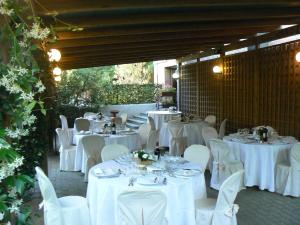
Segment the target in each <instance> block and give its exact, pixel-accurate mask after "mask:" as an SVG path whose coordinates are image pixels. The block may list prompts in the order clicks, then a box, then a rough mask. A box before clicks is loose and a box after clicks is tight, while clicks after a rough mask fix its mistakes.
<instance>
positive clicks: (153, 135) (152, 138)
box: [145, 130, 158, 152]
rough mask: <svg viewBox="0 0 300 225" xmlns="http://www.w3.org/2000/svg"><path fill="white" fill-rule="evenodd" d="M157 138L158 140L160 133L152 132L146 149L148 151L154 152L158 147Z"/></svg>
mask: <svg viewBox="0 0 300 225" xmlns="http://www.w3.org/2000/svg"><path fill="white" fill-rule="evenodd" d="M157 138H158V131H157V130H150V132H149V137H148V140H147V144H146V147H145V149H146V151H148V152H154V150H155V147H156V142H157Z"/></svg>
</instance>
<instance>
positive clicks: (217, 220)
mask: <svg viewBox="0 0 300 225" xmlns="http://www.w3.org/2000/svg"><path fill="white" fill-rule="evenodd" d="M243 177H244V170H240V171H237V172H235V173H234V174H232V175H231V176H230V177H228V178H227V179H226V180H225V181H224V183H223V184H222V185H221V187H220V191H219V194H218V198H217V199H212V198H206V199H200V200H197V201H196V204H195V205H196V224H197V225H237V220H236V214H237V212H238V209H239V207H238V205H237V204H234V201H235V198H236V196H237V194H238V192H239V191H240V189H241V186H240V185H241V183H242V181H243V179H244V178H243Z"/></svg>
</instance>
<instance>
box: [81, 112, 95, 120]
mask: <svg viewBox="0 0 300 225" xmlns="http://www.w3.org/2000/svg"><path fill="white" fill-rule="evenodd" d="M96 117H97V113H94V112H85V113H84V114H83V118H85V119H94V118H96Z"/></svg>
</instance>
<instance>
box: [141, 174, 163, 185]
mask: <svg viewBox="0 0 300 225" xmlns="http://www.w3.org/2000/svg"><path fill="white" fill-rule="evenodd" d="M137 183H138V184H141V185H147V186H150V185H151V186H152V185H161V182H160V180H159V178H158V177H157V176H142V177H138V178H137Z"/></svg>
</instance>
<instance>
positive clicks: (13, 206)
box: [8, 199, 23, 213]
mask: <svg viewBox="0 0 300 225" xmlns="http://www.w3.org/2000/svg"><path fill="white" fill-rule="evenodd" d="M22 203H23V200H22V199H17V200H15V201H14V202H13V203H12V204H11V206H10V207H8V209H9V212H10V213H17V212H19V210H20V209H19V206H20V205H22Z"/></svg>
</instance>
